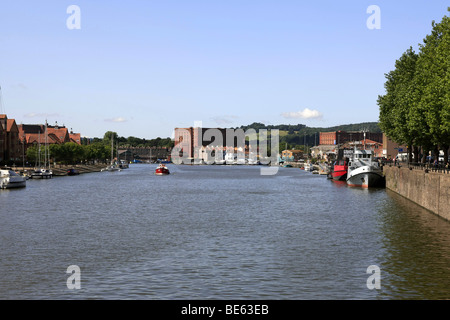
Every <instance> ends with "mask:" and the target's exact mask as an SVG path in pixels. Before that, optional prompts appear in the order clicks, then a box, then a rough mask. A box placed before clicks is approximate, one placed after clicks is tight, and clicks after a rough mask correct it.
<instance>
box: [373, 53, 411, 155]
mask: <svg viewBox="0 0 450 320" xmlns="http://www.w3.org/2000/svg"><path fill="white" fill-rule="evenodd" d="M417 58H418V56H417V54H416V53H415V52H414V50H413V49H412V48H411V47H410V48H409V49H408V50H407V51H406V52H405V53H403V55H402V56H401V57H400V59H398V60H397V61H396V63H395V69H394V70H392V71H390V72H389V73H387V74H386V75H385V76H386V79H387V81H386V83H385V89H386V94H385V95H384V96H379V97H378V101H377V102H378V106H379V107H380V116H379V126H380V128H381V129H382V130H383V131H384V132H385V133H386V135H387V136H388V137H389V138H390V139H392V140H393V141H395V142H398V143H400V144H406V145H407V146H408V152H409V154H410V159H411V150H412V148H411V147H412V145H413V144H414V143H415V142H416V141H415V139H416V138H417V137H418V136H417V135H416V134H414V133H415V131H417V130H418V125H416V126H414V127H411V125H412V119H411V117H410V113H409V111H410V109H411V108H414V103H415V101H414V96H413V94H412V92H415V86H416V84H417V83H416V81H415V74H416V63H417Z"/></svg>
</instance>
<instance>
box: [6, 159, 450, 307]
mask: <svg viewBox="0 0 450 320" xmlns="http://www.w3.org/2000/svg"><path fill="white" fill-rule="evenodd" d="M169 169H170V170H171V173H172V174H171V175H169V176H162V177H161V176H155V175H153V174H152V173H153V170H154V166H151V165H132V166H131V167H130V169H127V170H123V171H122V172H112V173H111V172H102V173H92V174H85V175H80V176H75V177H63V178H55V179H52V180H48V181H32V180H30V181H29V182H28V184H27V187H26V188H25V189H22V190H5V192H3V191H2V192H0V204H1V206H0V219H1V222H2V223H1V224H0V239H1V243H0V256H1V260H0V272H1V274H2V281H0V298H2V299H9V298H24V299H48V298H53V299H55V298H56V299H85V298H94V299H96V298H99V299H448V298H449V291H450V289H448V288H449V287H450V286H449V284H450V283H449V280H448V277H447V272H448V266H449V263H448V262H449V261H448V259H449V256H450V241H449V237H450V236H449V235H450V232H449V231H450V224H449V223H448V222H446V221H444V220H442V219H441V218H439V217H437V216H435V215H433V214H431V213H429V212H427V211H425V210H424V209H422V208H421V207H419V206H417V205H415V204H413V203H411V202H409V201H407V200H406V199H404V198H402V197H400V196H398V195H396V194H394V193H392V192H389V191H387V190H384V189H374V190H364V189H359V188H348V187H347V186H346V185H345V184H344V185H342V184H336V183H335V182H333V181H330V180H327V179H326V178H325V177H324V176H319V175H313V174H311V173H309V172H304V171H302V170H299V169H295V168H280V170H279V173H278V174H277V175H275V176H261V175H260V174H259V167H251V166H174V165H172V166H170V168H169ZM70 265H78V266H79V267H80V269H81V279H82V283H81V289H80V290H69V289H67V286H66V280H67V278H68V275H67V274H66V269H67V267H68V266H70ZM370 265H378V266H379V267H380V269H381V289H380V290H369V289H368V288H367V286H366V281H367V278H368V277H369V275H368V274H367V273H366V270H367V268H368V267H369V266H370Z"/></svg>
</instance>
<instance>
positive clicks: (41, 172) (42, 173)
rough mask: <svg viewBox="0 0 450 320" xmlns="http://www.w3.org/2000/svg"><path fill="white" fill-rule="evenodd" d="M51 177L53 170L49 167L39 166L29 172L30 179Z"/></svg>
mask: <svg viewBox="0 0 450 320" xmlns="http://www.w3.org/2000/svg"><path fill="white" fill-rule="evenodd" d="M52 177H53V172H52V171H51V170H49V169H45V168H40V169H36V170H34V171H33V172H31V175H30V178H31V179H51V178H52Z"/></svg>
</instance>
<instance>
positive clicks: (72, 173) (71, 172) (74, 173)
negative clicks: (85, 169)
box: [67, 168, 80, 176]
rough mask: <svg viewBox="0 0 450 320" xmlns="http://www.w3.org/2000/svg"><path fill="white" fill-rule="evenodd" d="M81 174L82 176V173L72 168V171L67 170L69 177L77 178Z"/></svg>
mask: <svg viewBox="0 0 450 320" xmlns="http://www.w3.org/2000/svg"><path fill="white" fill-rule="evenodd" d="M79 174H80V172H79V171H78V170H77V169H73V168H72V169H69V170H67V175H68V176H77V175H79Z"/></svg>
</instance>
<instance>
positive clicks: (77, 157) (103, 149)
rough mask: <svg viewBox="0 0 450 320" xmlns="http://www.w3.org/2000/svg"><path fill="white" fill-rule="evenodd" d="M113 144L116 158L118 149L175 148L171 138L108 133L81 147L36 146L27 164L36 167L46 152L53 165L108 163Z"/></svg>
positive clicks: (72, 145)
mask: <svg viewBox="0 0 450 320" xmlns="http://www.w3.org/2000/svg"><path fill="white" fill-rule="evenodd" d="M112 139H114V140H113V141H112ZM111 142H113V149H114V150H113V155H114V157H116V154H117V148H129V147H142V148H151V147H168V148H171V147H173V141H172V139H171V138H159V137H158V138H156V139H150V140H146V139H141V138H136V137H128V138H124V137H120V136H118V134H117V133H116V132H113V131H107V132H106V133H105V134H104V136H103V139H102V138H93V139H87V138H82V139H81V145H79V144H77V143H74V142H67V143H64V144H51V145H49V146H47V147H45V146H44V145H41V146H38V145H34V146H32V147H29V148H28V149H27V152H26V157H27V162H28V164H29V165H34V164H35V163H36V162H37V161H38V159H39V148H40V153H41V155H40V157H41V159H43V155H44V153H45V152H46V148H47V152H50V153H49V154H50V158H51V162H52V163H58V164H77V163H89V162H90V163H93V162H101V163H107V162H109V161H110V160H111V147H112V146H111Z"/></svg>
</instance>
